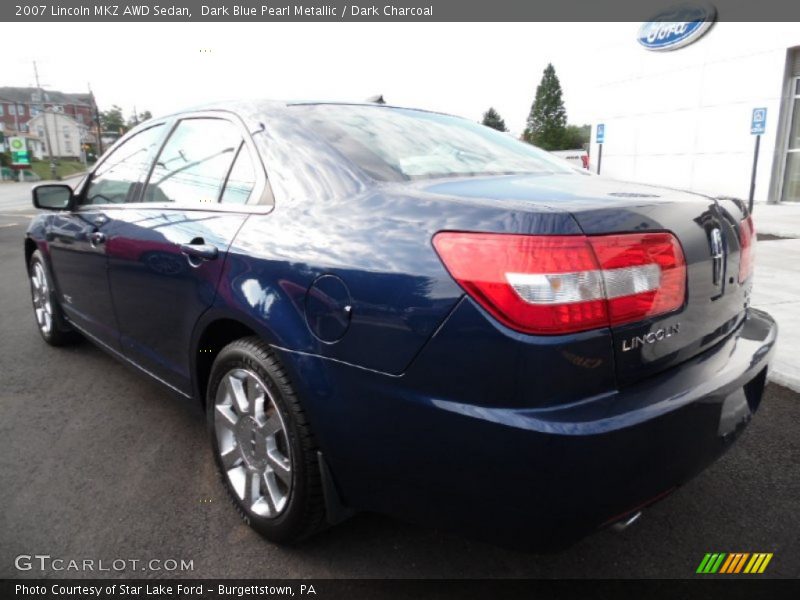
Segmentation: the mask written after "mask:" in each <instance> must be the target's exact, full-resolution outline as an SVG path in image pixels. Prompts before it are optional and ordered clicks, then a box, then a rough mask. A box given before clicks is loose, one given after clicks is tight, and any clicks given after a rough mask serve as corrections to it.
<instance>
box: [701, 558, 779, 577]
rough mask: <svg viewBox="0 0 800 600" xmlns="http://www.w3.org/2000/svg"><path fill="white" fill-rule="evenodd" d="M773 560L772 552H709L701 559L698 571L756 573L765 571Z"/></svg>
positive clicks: (728, 573) (705, 572) (709, 572)
mask: <svg viewBox="0 0 800 600" xmlns="http://www.w3.org/2000/svg"><path fill="white" fill-rule="evenodd" d="M771 560H772V552H753V553H750V552H730V553H725V552H713V553H712V552H709V553H707V554H706V555H705V556H704V557H703V560H701V561H700V566H699V567H697V571H696V572H697V573H701V574H714V573H720V574H722V573H724V574H726V575H734V574H739V573H748V574H752V575H755V574H757V573H763V572H764V571H765V570H766V568H767V565H768V564H769V561H771Z"/></svg>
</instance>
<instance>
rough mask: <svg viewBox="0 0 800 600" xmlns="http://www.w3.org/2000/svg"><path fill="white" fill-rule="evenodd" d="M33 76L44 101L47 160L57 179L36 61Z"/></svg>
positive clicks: (43, 112) (42, 97) (43, 107)
mask: <svg viewBox="0 0 800 600" xmlns="http://www.w3.org/2000/svg"><path fill="white" fill-rule="evenodd" d="M33 74H34V75H35V77H36V89H37V90H38V92H39V96H40V97H41V99H42V122H43V123H44V137H45V142H46V144H45V150H46V151H47V158H48V159H50V176H51V177H52V178H53V179H56V163H55V161H54V160H53V147H52V143H51V141H50V130H49V128H48V127H47V107H46V106H45V104H44V90H42V86H41V85H39V69H38V68H36V61H33Z"/></svg>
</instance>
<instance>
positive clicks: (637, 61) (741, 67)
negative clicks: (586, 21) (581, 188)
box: [587, 14, 800, 203]
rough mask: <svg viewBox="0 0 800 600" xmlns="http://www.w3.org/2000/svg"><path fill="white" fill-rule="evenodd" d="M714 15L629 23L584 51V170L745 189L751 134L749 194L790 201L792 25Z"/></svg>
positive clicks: (795, 32)
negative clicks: (587, 144)
mask: <svg viewBox="0 0 800 600" xmlns="http://www.w3.org/2000/svg"><path fill="white" fill-rule="evenodd" d="M721 17H724V15H721ZM715 20H716V19H715V17H714V15H713V14H712V15H711V16H710V18H709V19H707V20H706V22H704V23H702V24H701V23H699V22H697V23H681V24H678V25H680V26H678V27H673V28H672V30H670V31H664V30H663V29H662V31H661V33H659V32H658V30H657V26H655V25H654V24H653V23H645V24H639V23H631V30H630V36H629V37H627V38H625V39H620V38H619V37H617V39H613V40H608V39H607V40H605V41H604V42H603V43H601V44H599V47H598V48H596V49H595V48H593V49H592V52H591V53H590V55H591V59H590V60H591V63H592V64H593V65H596V67H595V68H592V69H587V71H591V73H590V74H589V75H588V77H590V78H591V81H590V82H589V83H590V84H591V89H592V90H593V98H592V102H593V109H592V110H593V112H594V119H593V121H594V124H593V127H592V144H591V149H590V153H591V168H592V169H593V170H595V171H596V170H597V168H598V163H599V166H600V169H601V173H602V174H603V175H607V176H609V177H614V178H616V179H622V180H628V181H636V182H642V183H652V184H659V185H664V186H669V187H674V188H679V189H687V190H692V191H697V192H701V193H706V194H711V195H715V196H733V197H737V198H743V199H747V198H748V197H749V195H750V190H751V183H752V174H753V172H754V169H753V165H754V154H755V150H756V144H757V143H758V161H757V167H756V169H755V188H754V198H755V201H756V202H770V203H777V202H798V201H800V28H798V26H797V24H795V23H786V24H784V23H729V22H725V21H719V22H714V21H715ZM687 21H688V20H687ZM662 25H663V24H662ZM673 25H676V24H673ZM654 27H655V28H654ZM664 46H668V47H664ZM598 128H599V131H600V137H599V138H598ZM762 131H763V134H761V135H760V136H759V135H758V132H762ZM759 137H760V139H758V138H759ZM598 142H602V149H601V147H600V144H599V143H598Z"/></svg>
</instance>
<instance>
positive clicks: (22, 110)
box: [17, 104, 25, 117]
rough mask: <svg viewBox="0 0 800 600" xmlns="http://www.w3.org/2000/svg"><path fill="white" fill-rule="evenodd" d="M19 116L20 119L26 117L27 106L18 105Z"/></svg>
mask: <svg viewBox="0 0 800 600" xmlns="http://www.w3.org/2000/svg"><path fill="white" fill-rule="evenodd" d="M17 114H18V115H19V116H20V117H24V116H25V105H24V104H17Z"/></svg>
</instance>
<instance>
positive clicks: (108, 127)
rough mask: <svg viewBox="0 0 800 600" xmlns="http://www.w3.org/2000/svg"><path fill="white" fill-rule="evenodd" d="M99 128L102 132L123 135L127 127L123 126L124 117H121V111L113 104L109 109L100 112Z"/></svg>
mask: <svg viewBox="0 0 800 600" xmlns="http://www.w3.org/2000/svg"><path fill="white" fill-rule="evenodd" d="M100 126H101V127H102V128H103V131H108V132H112V133H119V134H123V133H125V131H126V129H127V127H126V125H125V117H123V116H122V109H121V108H120V107H119V106H117V105H116V104H114V105H113V106H112V107H111V108H110V109H108V110H104V111H102V112H101V113H100Z"/></svg>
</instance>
